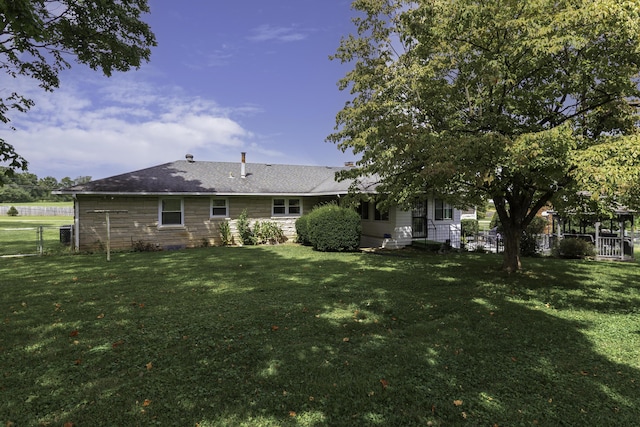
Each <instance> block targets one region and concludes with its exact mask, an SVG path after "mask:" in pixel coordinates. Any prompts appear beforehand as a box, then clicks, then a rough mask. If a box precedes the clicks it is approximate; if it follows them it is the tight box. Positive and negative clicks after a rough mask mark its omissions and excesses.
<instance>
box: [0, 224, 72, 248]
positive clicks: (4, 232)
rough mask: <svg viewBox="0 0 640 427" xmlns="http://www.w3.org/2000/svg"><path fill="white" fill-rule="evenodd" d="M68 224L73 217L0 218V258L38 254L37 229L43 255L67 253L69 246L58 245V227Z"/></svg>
mask: <svg viewBox="0 0 640 427" xmlns="http://www.w3.org/2000/svg"><path fill="white" fill-rule="evenodd" d="M69 224H73V217H64V216H62V217H61V216H29V217H21V216H16V217H11V216H6V217H0V256H3V255H16V254H36V253H39V241H40V235H39V227H42V246H43V252H44V253H64V252H68V251H69V246H65V245H61V244H60V226H61V225H69Z"/></svg>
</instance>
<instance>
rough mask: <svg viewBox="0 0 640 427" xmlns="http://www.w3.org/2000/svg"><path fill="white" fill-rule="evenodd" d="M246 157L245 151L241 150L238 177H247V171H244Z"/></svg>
mask: <svg viewBox="0 0 640 427" xmlns="http://www.w3.org/2000/svg"><path fill="white" fill-rule="evenodd" d="M246 158H247V153H245V152H244V151H243V152H242V161H241V162H240V178H246V177H247V171H246V165H245V162H246Z"/></svg>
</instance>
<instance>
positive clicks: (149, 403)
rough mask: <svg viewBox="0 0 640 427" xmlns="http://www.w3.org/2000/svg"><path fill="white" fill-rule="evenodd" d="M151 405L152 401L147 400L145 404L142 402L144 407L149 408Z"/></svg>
mask: <svg viewBox="0 0 640 427" xmlns="http://www.w3.org/2000/svg"><path fill="white" fill-rule="evenodd" d="M149 405H151V400H149V399H145V400H144V402H142V406H149Z"/></svg>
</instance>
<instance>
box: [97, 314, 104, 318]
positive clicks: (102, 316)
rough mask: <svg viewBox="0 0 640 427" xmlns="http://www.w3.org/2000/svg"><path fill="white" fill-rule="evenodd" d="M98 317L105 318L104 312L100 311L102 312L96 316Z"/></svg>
mask: <svg viewBox="0 0 640 427" xmlns="http://www.w3.org/2000/svg"><path fill="white" fill-rule="evenodd" d="M96 319H104V313H100V314H98V316H97V317H96Z"/></svg>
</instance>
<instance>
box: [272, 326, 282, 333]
mask: <svg viewBox="0 0 640 427" xmlns="http://www.w3.org/2000/svg"><path fill="white" fill-rule="evenodd" d="M278 329H280V327H279V326H276V325H273V326H272V327H271V330H272V331H274V332H275V331H277V330H278Z"/></svg>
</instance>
